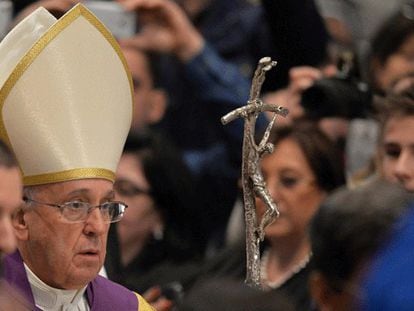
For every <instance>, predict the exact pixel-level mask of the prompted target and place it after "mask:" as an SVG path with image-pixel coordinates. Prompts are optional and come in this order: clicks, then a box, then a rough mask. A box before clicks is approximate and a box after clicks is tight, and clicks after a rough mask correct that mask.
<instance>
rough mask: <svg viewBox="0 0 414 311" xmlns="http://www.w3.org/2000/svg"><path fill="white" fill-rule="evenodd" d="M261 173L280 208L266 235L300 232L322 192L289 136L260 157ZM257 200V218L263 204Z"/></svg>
mask: <svg viewBox="0 0 414 311" xmlns="http://www.w3.org/2000/svg"><path fill="white" fill-rule="evenodd" d="M262 172H263V175H264V178H265V180H266V184H267V187H268V189H269V192H270V194H271V196H272V197H273V199H274V201H275V202H276V204H277V206H278V208H279V211H280V217H279V218H278V219H276V220H275V221H274V222H273V223H272V224H271V225H270V226H269V227H268V228H267V229H266V237H267V238H269V239H272V238H280V237H288V236H295V235H303V234H304V233H305V232H306V227H307V225H308V223H309V221H310V219H311V217H312V216H313V215H314V213H315V212H316V210H317V209H318V207H319V204H320V203H321V201H322V199H323V198H324V197H325V192H324V191H323V190H321V189H320V188H319V187H318V185H317V183H316V177H315V175H314V173H313V172H312V170H311V168H310V166H309V163H308V161H307V160H306V157H305V155H304V153H303V151H302V149H301V148H300V147H299V145H298V144H297V143H296V141H295V140H293V139H291V138H286V139H284V140H282V141H280V142H279V143H278V144H277V145H275V150H274V152H273V153H272V154H270V155H268V156H266V157H264V158H263V160H262ZM256 203H257V210H258V216H259V219H260V217H261V216H262V215H263V213H264V211H265V208H266V207H265V205H264V204H263V202H262V201H261V200H260V199H258V200H257V201H256Z"/></svg>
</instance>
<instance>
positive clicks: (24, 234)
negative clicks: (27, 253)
mask: <svg viewBox="0 0 414 311" xmlns="http://www.w3.org/2000/svg"><path fill="white" fill-rule="evenodd" d="M26 217H27V216H26V213H25V211H24V209H23V207H20V208H19V209H18V210H17V211H16V212H15V213H14V215H13V219H12V224H13V228H14V232H15V235H16V238H17V239H18V240H22V241H25V240H28V238H29V229H28V226H27V223H26V219H25V218H26Z"/></svg>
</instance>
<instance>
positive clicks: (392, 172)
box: [379, 87, 414, 192]
mask: <svg viewBox="0 0 414 311" xmlns="http://www.w3.org/2000/svg"><path fill="white" fill-rule="evenodd" d="M379 120H380V124H381V129H382V131H381V135H380V141H379V158H380V160H379V161H380V168H379V170H380V174H381V175H382V176H383V177H384V178H385V179H387V180H389V181H392V182H398V183H400V184H401V185H402V186H403V187H404V188H406V189H407V190H408V191H411V192H413V191H414V152H413V146H414V138H413V137H412V135H411V133H412V131H414V88H413V87H410V88H408V89H407V90H406V91H405V92H402V93H400V94H390V95H389V96H387V97H386V98H385V99H384V101H383V102H382V103H381V106H380V108H379Z"/></svg>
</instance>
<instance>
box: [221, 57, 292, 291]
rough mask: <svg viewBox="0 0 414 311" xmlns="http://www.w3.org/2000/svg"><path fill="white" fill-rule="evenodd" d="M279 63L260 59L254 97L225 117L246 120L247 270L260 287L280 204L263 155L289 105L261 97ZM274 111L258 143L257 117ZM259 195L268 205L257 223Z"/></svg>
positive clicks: (249, 281) (225, 120)
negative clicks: (263, 253)
mask: <svg viewBox="0 0 414 311" xmlns="http://www.w3.org/2000/svg"><path fill="white" fill-rule="evenodd" d="M275 65H276V62H275V61H272V59H271V58H270V57H264V58H262V59H260V61H259V64H258V66H257V69H256V71H255V73H254V77H253V81H252V86H251V89H250V98H249V100H248V102H247V105H246V106H243V107H240V108H237V109H235V110H233V111H231V112H230V113H228V114H226V115H225V116H224V117H222V118H221V122H222V123H223V124H224V125H225V124H227V123H229V122H231V121H233V120H235V119H237V118H243V119H244V136H243V159H242V184H243V201H244V213H245V214H244V215H245V222H246V258H247V267H246V268H247V269H246V270H247V271H246V280H245V282H246V283H247V284H248V285H250V286H253V287H260V249H259V246H260V241H263V239H264V230H265V228H266V226H268V225H269V224H271V223H272V222H273V221H274V219H275V218H277V217H278V216H279V211H278V209H277V206H276V203H275V202H274V201H273V199H272V197H271V196H270V193H269V191H268V190H267V188H266V183H265V181H264V178H263V175H262V172H261V170H260V158H261V157H262V156H263V155H264V154H265V153H272V152H273V144H272V143H269V142H268V140H269V135H270V131H271V129H272V127H273V124H274V122H275V119H276V116H277V115H281V116H286V115H287V114H288V110H287V109H286V108H283V107H280V106H275V105H270V104H266V103H264V102H263V101H262V100H261V99H260V98H259V96H260V91H261V88H262V85H263V82H264V80H265V74H266V72H267V71H269V70H270V69H272V67H274V66H275ZM264 111H271V112H273V113H274V115H273V118H272V120H271V121H270V122H269V124H268V126H267V128H266V131H265V133H264V135H263V138H262V139H261V141H260V143H259V144H257V143H256V140H255V126H256V120H257V117H258V116H259V114H260V113H261V112H264ZM256 197H258V198H259V199H261V200H262V201H263V202H264V204H265V205H266V212H265V214H264V215H263V217H262V220H261V221H260V224H258V222H257V219H256V218H257V217H256V203H255V198H256Z"/></svg>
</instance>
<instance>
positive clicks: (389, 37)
mask: <svg viewBox="0 0 414 311" xmlns="http://www.w3.org/2000/svg"><path fill="white" fill-rule="evenodd" d="M413 59H414V2H412V1H411V2H407V3H406V4H404V5H403V6H402V7H401V9H400V11H399V12H398V13H396V14H394V15H393V16H392V17H390V18H389V19H388V20H387V21H386V22H385V23H384V24H383V25H382V26H381V28H380V29H379V30H378V32H377V33H376V35H375V36H374V37H373V39H372V41H371V52H370V55H369V59H368V67H369V68H368V75H369V79H370V83H371V86H372V87H373V89H374V91H376V92H378V93H380V94H384V93H386V92H387V91H388V90H390V89H391V88H392V87H393V85H394V84H395V83H396V82H397V81H398V79H399V78H401V77H403V76H405V75H407V74H410V73H413V72H414V61H413Z"/></svg>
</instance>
